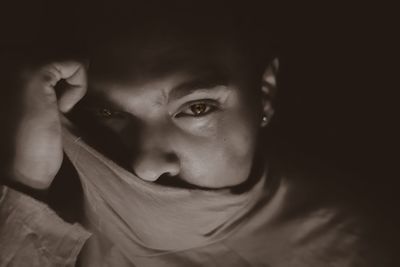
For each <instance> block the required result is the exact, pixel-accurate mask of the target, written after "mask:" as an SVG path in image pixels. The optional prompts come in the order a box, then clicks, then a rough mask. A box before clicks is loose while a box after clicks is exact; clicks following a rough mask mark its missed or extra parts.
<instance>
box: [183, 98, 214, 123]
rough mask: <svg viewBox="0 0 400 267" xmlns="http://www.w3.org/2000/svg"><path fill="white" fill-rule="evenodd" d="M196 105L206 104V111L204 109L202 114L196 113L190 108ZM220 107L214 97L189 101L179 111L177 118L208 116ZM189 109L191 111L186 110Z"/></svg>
mask: <svg viewBox="0 0 400 267" xmlns="http://www.w3.org/2000/svg"><path fill="white" fill-rule="evenodd" d="M196 105H204V106H205V109H206V110H205V111H203V113H202V114H194V113H193V111H192V110H190V109H191V108H192V107H194V106H196ZM218 108H219V105H218V103H217V102H216V101H215V100H212V99H202V100H196V101H192V102H189V103H187V104H186V105H185V106H184V107H183V108H182V109H181V111H179V112H178V113H177V114H176V115H175V118H180V117H194V118H199V117H203V116H206V115H208V114H210V113H212V112H214V111H216V110H217V109H218ZM187 110H189V112H185V111H187Z"/></svg>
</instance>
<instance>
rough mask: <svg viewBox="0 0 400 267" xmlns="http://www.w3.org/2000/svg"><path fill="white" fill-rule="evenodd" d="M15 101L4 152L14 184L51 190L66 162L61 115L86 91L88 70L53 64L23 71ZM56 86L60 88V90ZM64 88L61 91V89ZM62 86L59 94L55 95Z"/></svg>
mask: <svg viewBox="0 0 400 267" xmlns="http://www.w3.org/2000/svg"><path fill="white" fill-rule="evenodd" d="M19 80H20V81H19V82H18V83H17V84H18V86H17V87H18V88H2V90H10V92H11V90H14V91H13V94H14V97H13V98H12V99H13V100H12V101H13V102H15V103H7V104H8V105H9V106H10V107H11V108H10V114H8V116H11V118H12V119H11V120H7V122H6V123H5V125H2V127H4V130H5V131H6V132H8V133H10V134H8V135H7V136H8V137H7V138H9V139H10V140H5V141H6V142H7V143H8V142H9V143H8V144H7V146H6V147H5V148H2V149H6V150H8V151H2V152H6V154H7V155H9V158H8V163H7V166H6V167H5V170H6V172H7V177H8V178H9V179H12V180H13V182H17V183H22V184H23V185H25V186H28V187H31V188H33V189H39V190H43V189H47V188H48V187H49V186H50V184H51V182H52V181H53V179H54V177H55V175H56V174H57V172H58V171H59V169H60V167H61V163H62V160H63V149H62V137H61V124H60V113H66V112H68V111H69V110H71V109H72V108H73V106H74V105H75V104H76V103H77V102H78V101H79V100H80V99H81V98H82V97H83V96H84V95H85V93H86V84H87V81H86V71H85V68H84V66H83V65H82V64H80V63H78V62H73V61H69V62H59V63H51V64H47V65H45V66H41V67H38V68H36V69H32V68H30V69H28V70H23V71H21V74H20V75H19ZM56 85H57V86H56ZM60 87H61V88H60ZM56 88H57V90H58V91H57V92H56Z"/></svg>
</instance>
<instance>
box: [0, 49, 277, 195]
mask: <svg viewBox="0 0 400 267" xmlns="http://www.w3.org/2000/svg"><path fill="white" fill-rule="evenodd" d="M209 51H210V50H207V53H205V54H204V53H203V54H202V53H198V52H197V51H194V52H193V51H190V52H189V53H188V52H187V51H186V52H185V53H183V55H182V54H179V53H180V52H179V51H178V52H176V51H175V53H174V54H173V56H174V57H175V56H177V57H178V58H179V63H180V64H172V63H171V61H168V62H169V63H170V65H168V66H167V68H165V66H164V68H161V69H164V70H167V71H159V72H157V71H154V69H157V66H158V65H159V64H160V65H162V62H161V61H160V60H159V58H158V56H155V57H154V56H153V57H146V54H144V53H141V56H142V57H143V58H144V59H146V58H147V59H148V62H146V64H147V67H146V68H140V66H139V67H137V66H136V67H132V65H134V64H135V62H134V61H135V60H134V59H135V57H134V56H133V57H131V58H132V59H133V60H131V59H130V57H127V58H128V59H129V60H127V61H126V62H122V63H123V64H122V63H121V64H118V63H119V62H121V61H120V60H115V61H114V62H108V63H109V64H108V70H109V69H115V70H116V73H118V75H119V76H118V77H113V76H112V75H111V76H110V75H108V76H107V75H102V74H104V73H101V71H99V69H101V68H99V66H101V64H98V62H97V61H96V60H94V62H93V64H92V65H91V68H90V70H91V72H89V80H88V81H87V79H86V71H85V67H84V66H83V65H82V64H80V63H78V62H57V63H51V64H47V65H45V66H41V67H39V68H36V69H34V68H31V69H29V70H26V71H24V72H22V74H23V79H22V81H23V82H22V83H20V87H19V88H17V92H18V94H17V98H16V104H15V107H17V108H16V109H15V110H16V111H18V114H17V113H16V114H15V116H13V117H14V118H16V119H15V120H12V121H10V123H9V125H5V127H4V129H5V132H9V133H10V134H9V135H8V136H12V138H11V140H10V142H8V146H7V151H5V152H6V154H7V153H8V154H12V155H13V157H10V162H9V163H8V164H7V169H6V175H5V177H9V180H10V181H11V182H12V183H14V182H16V183H20V184H23V185H27V186H28V187H31V188H33V189H40V190H46V189H47V188H48V187H49V186H50V184H51V182H52V181H53V179H54V177H55V175H56V174H57V172H58V171H59V169H60V166H61V162H62V160H63V153H62V143H61V130H60V129H61V126H60V120H59V113H65V114H66V115H71V117H73V116H72V115H73V114H78V115H79V116H81V115H82V117H87V116H89V118H91V120H90V122H94V124H87V125H88V126H89V128H92V129H101V131H99V132H97V133H96V134H97V135H99V136H102V135H103V134H104V133H110V135H106V136H108V137H109V138H107V139H106V140H104V139H103V140H101V142H98V143H97V144H98V145H99V148H100V149H101V146H104V145H108V146H109V147H111V148H112V149H113V150H114V151H113V153H111V152H110V151H108V150H107V149H104V150H103V151H104V152H105V153H106V154H107V155H108V156H109V157H110V158H112V159H114V160H115V161H116V162H118V163H120V164H121V165H122V166H124V167H125V168H127V169H128V170H129V171H131V172H133V173H134V174H136V175H137V176H138V177H139V178H141V179H143V180H146V181H149V182H157V183H161V184H165V185H169V186H183V187H200V188H205V189H213V188H224V187H231V186H235V185H239V184H241V183H243V182H245V181H246V180H247V179H248V178H249V175H250V172H251V170H252V168H253V167H254V166H253V165H254V157H255V153H256V147H257V138H258V135H259V132H260V128H261V126H265V125H266V123H265V122H262V119H261V118H262V116H263V115H264V114H266V115H271V114H272V108H271V103H270V101H269V99H270V97H269V93H268V92H269V91H268V90H264V89H265V87H262V86H261V85H260V84H261V80H262V75H261V74H260V75H259V77H258V76H257V75H250V74H249V73H251V72H248V71H246V68H245V67H244V66H243V65H241V64H239V63H240V60H237V61H235V59H236V57H237V55H235V54H229V53H230V52H229V53H228V54H225V53H224V52H223V51H221V50H220V51H217V53H210V52H209ZM224 51H225V52H226V51H229V49H225V50H224ZM120 52H121V54H122V55H129V53H130V52H131V50H129V49H128V50H126V49H125V50H123V49H122V50H121V51H120ZM151 52H154V50H152V51H151ZM167 52H168V51H167ZM153 54H156V55H157V53H153ZM169 54H170V53H169ZM143 58H142V61H141V62H143ZM117 59H118V58H117ZM169 60H170V59H169ZM96 64H98V65H96ZM154 66H156V68H154ZM133 70H134V71H133ZM102 77H103V78H102ZM104 77H106V78H104ZM264 78H265V77H264ZM61 80H63V88H64V89H63V90H62V91H60V92H59V93H58V94H56V91H57V90H58V87H57V85H58V84H59V82H60V81H61ZM265 80H267V78H265ZM87 84H89V88H87V86H86V85H87ZM269 84H271V83H270V82H269ZM32 99H34V100H35V101H32ZM77 103H78V104H77ZM71 110H72V112H71ZM79 116H78V117H79ZM98 127H100V128H98ZM93 139H95V136H93ZM115 151H117V153H115ZM108 152H110V153H108ZM38 159H40V160H38Z"/></svg>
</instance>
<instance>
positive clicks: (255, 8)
mask: <svg viewBox="0 0 400 267" xmlns="http://www.w3.org/2000/svg"><path fill="white" fill-rule="evenodd" d="M273 9H274V6H273V5H272V3H271V2H270V1H265V2H264V4H262V5H260V4H255V3H252V2H247V3H243V2H235V1H229V2H228V1H217V0H214V1H210V0H203V1H182V0H172V1H171V0H170V1H151V0H146V1H142V0H140V1H123V0H113V1H111V0H109V1H106V0H103V1H99V0H98V1H90V0H89V1H84V2H83V4H80V5H79V6H78V7H77V8H76V17H77V21H78V23H79V27H77V29H79V31H78V33H77V34H78V36H79V37H78V38H79V40H80V41H81V43H83V44H85V46H86V51H87V54H88V55H89V56H90V57H93V58H94V60H96V56H97V55H98V54H101V56H102V57H107V55H105V54H104V50H102V48H104V47H108V48H109V47H114V49H112V50H111V51H108V53H109V54H108V56H109V57H110V58H108V59H107V60H112V58H111V57H114V60H115V61H116V60H119V61H121V62H123V61H124V60H129V55H126V54H123V51H124V48H126V47H127V46H129V48H130V49H131V50H132V53H133V56H135V60H136V62H138V65H140V68H141V69H143V68H145V67H146V64H145V63H146V60H147V59H148V58H149V57H156V56H159V54H157V53H164V61H165V62H168V61H169V60H170V59H171V58H172V57H173V56H174V54H173V51H166V50H168V49H169V48H171V46H174V48H175V49H176V48H177V47H178V48H179V47H182V48H184V49H197V50H198V51H197V52H198V53H202V52H209V53H210V52H211V51H212V50H213V49H214V52H215V50H218V51H227V50H228V49H231V50H232V51H235V52H236V53H237V54H239V55H240V56H241V57H240V58H241V60H242V61H243V62H245V64H248V65H251V66H253V67H254V68H256V69H263V67H265V64H267V63H268V62H269V61H270V60H271V59H272V58H273V57H275V56H276V53H277V51H276V50H277V49H276V47H277V43H276V38H275V36H276V26H275V25H276V22H275V19H274V16H273V14H274V13H273V12H271V11H273ZM270 10H271V11H270ZM268 11H269V12H268ZM99 51H101V52H99ZM135 52H136V53H135ZM175 60H177V59H175ZM158 63H159V65H160V66H159V67H160V68H162V66H161V65H162V61H159V62H158ZM110 71H112V70H110Z"/></svg>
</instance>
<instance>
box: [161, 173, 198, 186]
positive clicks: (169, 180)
mask: <svg viewBox="0 0 400 267" xmlns="http://www.w3.org/2000/svg"><path fill="white" fill-rule="evenodd" d="M155 183H157V184H160V185H163V186H169V187H179V188H189V189H193V188H195V186H194V185H192V184H189V183H188V182H186V181H184V180H183V179H182V178H180V177H179V176H172V175H170V174H168V173H165V174H163V175H161V176H160V177H159V178H158V179H157V181H155Z"/></svg>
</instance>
